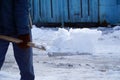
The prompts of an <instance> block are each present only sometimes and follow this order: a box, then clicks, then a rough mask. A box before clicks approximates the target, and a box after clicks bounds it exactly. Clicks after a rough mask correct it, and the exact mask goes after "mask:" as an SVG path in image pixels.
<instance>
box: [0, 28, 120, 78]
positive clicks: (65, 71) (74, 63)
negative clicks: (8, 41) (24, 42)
mask: <svg viewBox="0 0 120 80" xmlns="http://www.w3.org/2000/svg"><path fill="white" fill-rule="evenodd" d="M32 35H33V41H34V42H35V43H36V44H37V45H41V44H42V45H44V46H45V47H46V48H47V51H40V50H38V49H33V51H34V56H33V57H34V69H35V75H36V80H119V79H120V76H119V75H120V64H119V63H120V54H119V53H120V26H115V27H114V28H104V27H99V28H92V29H88V28H82V29H81V28H79V29H78V28H76V29H72V28H70V29H65V28H36V27H35V26H33V29H32ZM48 55H49V56H48ZM50 55H52V56H50ZM19 78H20V76H19V70H18V66H17V64H16V62H15V59H14V58H13V51H12V47H11V45H10V46H9V50H8V52H7V56H6V60H5V64H4V65H3V68H2V70H1V71H0V80H19Z"/></svg>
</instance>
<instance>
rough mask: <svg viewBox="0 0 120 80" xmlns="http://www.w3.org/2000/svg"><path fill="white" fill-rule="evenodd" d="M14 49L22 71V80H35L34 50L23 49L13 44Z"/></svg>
mask: <svg viewBox="0 0 120 80" xmlns="http://www.w3.org/2000/svg"><path fill="white" fill-rule="evenodd" d="M13 49H14V56H15V59H16V61H17V64H18V66H19V69H20V74H21V80H34V70H33V53H32V48H28V49H21V48H19V47H18V46H17V44H14V43H13Z"/></svg>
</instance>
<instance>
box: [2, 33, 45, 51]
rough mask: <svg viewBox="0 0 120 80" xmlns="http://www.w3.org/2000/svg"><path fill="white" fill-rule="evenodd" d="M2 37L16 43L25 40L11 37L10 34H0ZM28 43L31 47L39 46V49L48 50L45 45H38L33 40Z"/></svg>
mask: <svg viewBox="0 0 120 80" xmlns="http://www.w3.org/2000/svg"><path fill="white" fill-rule="evenodd" d="M0 39H3V40H6V41H9V42H14V43H17V44H18V43H21V42H23V41H22V40H20V39H17V38H13V37H9V36H5V35H0ZM27 45H28V46H30V47H33V48H37V49H39V50H43V51H46V48H45V46H43V45H39V46H37V45H35V43H33V42H28V43H27Z"/></svg>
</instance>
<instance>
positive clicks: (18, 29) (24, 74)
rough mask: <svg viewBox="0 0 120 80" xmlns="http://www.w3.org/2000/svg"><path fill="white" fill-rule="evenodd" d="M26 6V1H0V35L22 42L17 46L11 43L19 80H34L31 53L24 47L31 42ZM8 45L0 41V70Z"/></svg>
mask: <svg viewBox="0 0 120 80" xmlns="http://www.w3.org/2000/svg"><path fill="white" fill-rule="evenodd" d="M28 6H29V3H28V0H0V34H1V35H7V36H11V37H15V38H18V39H21V40H23V42H22V43H19V44H16V43H12V45H13V50H14V57H15V59H16V62H17V64H18V66H19V70H20V75H21V79H20V80H34V70H33V58H32V55H33V53H32V49H31V47H29V46H27V45H26V44H27V43H28V42H30V41H31V35H30V28H29V26H28V25H29V17H28V16H29V7H28ZM9 43H10V42H8V41H5V40H1V39H0V69H1V67H2V65H3V62H4V60H5V55H6V52H7V49H8V46H9Z"/></svg>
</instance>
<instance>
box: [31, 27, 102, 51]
mask: <svg viewBox="0 0 120 80" xmlns="http://www.w3.org/2000/svg"><path fill="white" fill-rule="evenodd" d="M32 32H33V40H34V42H37V44H39V43H46V45H47V48H48V52H72V53H76V52H77V53H93V52H94V43H95V42H96V41H97V40H98V38H99V37H100V36H101V34H102V33H101V31H98V30H97V29H92V30H91V29H88V28H83V29H72V28H71V29H69V30H67V29H64V28H59V29H58V30H52V29H41V28H39V29H37V28H36V27H33V29H32Z"/></svg>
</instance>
